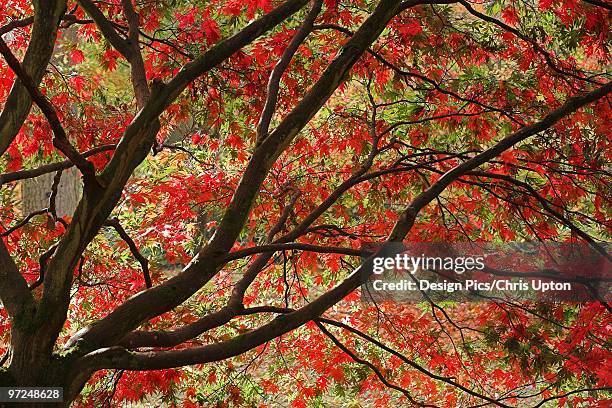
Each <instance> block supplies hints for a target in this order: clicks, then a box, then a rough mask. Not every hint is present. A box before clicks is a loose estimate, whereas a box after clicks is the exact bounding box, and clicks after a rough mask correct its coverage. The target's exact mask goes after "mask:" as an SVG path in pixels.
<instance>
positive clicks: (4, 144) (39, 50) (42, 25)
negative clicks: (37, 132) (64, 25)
mask: <svg viewBox="0 0 612 408" xmlns="http://www.w3.org/2000/svg"><path fill="white" fill-rule="evenodd" d="M33 3H34V12H35V14H34V24H33V26H32V34H31V36H30V43H29V44H28V48H27V50H26V53H25V55H24V58H23V68H24V71H25V73H26V74H27V75H28V76H29V77H30V78H32V81H33V82H34V84H35V86H36V87H38V84H39V83H40V81H41V80H42V77H43V75H44V73H45V70H46V68H47V65H48V64H49V61H50V59H51V55H52V54H53V48H54V47H55V39H56V37H57V28H58V25H59V22H60V18H61V16H62V15H63V14H64V12H65V10H66V1H65V0H46V1H41V0H35V1H33ZM31 105H32V99H31V98H30V93H29V92H28V90H27V89H26V88H25V87H24V86H23V85H22V83H21V81H20V80H19V79H17V78H16V79H15V81H14V82H13V87H12V89H11V92H10V94H9V96H8V98H7V99H6V102H5V103H4V109H3V110H2V113H0V156H2V155H3V154H4V152H5V151H6V149H8V147H9V146H10V144H11V142H12V141H13V139H14V138H15V136H16V135H17V133H18V132H19V129H21V125H22V124H23V122H24V121H25V119H26V118H27V116H28V113H29V112H30V107H31Z"/></svg>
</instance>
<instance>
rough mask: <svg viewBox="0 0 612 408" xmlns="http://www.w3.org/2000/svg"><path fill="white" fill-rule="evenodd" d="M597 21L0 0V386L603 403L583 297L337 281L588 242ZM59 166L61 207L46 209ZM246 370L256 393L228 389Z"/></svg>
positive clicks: (410, 7)
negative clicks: (422, 298) (379, 257)
mask: <svg viewBox="0 0 612 408" xmlns="http://www.w3.org/2000/svg"><path fill="white" fill-rule="evenodd" d="M609 12H610V6H609V4H607V3H605V2H601V1H596V0H589V1H582V2H579V1H575V0H561V1H557V0H541V1H540V2H539V3H538V4H536V3H534V2H532V1H495V2H492V3H488V4H487V5H486V6H484V5H481V4H479V3H470V2H467V1H464V0H457V1H453V0H440V1H437V0H405V1H397V0H380V1H376V2H375V1H372V2H371V1H356V2H339V1H333V0H326V1H321V0H314V1H312V2H308V1H306V0H286V1H284V2H280V1H269V0H268V1H256V2H255V1H248V2H237V1H233V0H230V1H224V0H216V1H212V2H199V1H172V2H170V1H161V2H142V3H136V4H134V3H132V2H131V0H122V1H110V2H96V1H92V0H79V1H77V2H68V3H66V2H65V1H62V0H49V1H44V2H43V1H39V0H34V1H33V2H32V4H29V3H27V2H25V1H23V0H12V1H9V2H8V3H7V4H5V5H4V6H3V8H2V10H1V12H0V15H1V18H2V20H3V23H2V24H3V25H2V27H1V28H0V33H1V34H2V35H3V37H2V41H0V53H1V54H2V56H3V57H4V61H3V64H4V65H2V68H1V71H0V72H1V75H0V79H1V84H2V86H0V90H1V91H0V96H1V98H2V100H3V103H4V105H3V110H2V113H1V115H0V154H2V160H3V161H2V163H0V166H3V168H4V170H3V171H4V172H3V173H2V174H0V181H1V183H2V192H1V197H2V202H1V204H0V205H1V207H0V208H1V209H2V218H3V220H4V222H3V225H4V226H3V232H2V237H3V239H2V243H1V244H0V298H1V299H2V305H3V309H1V312H2V315H0V319H1V320H0V325H1V326H0V327H2V330H3V332H2V334H1V335H0V336H1V337H0V338H1V339H2V341H4V342H5V344H6V350H5V354H4V358H3V360H2V361H3V363H4V365H3V367H2V368H1V370H0V384H1V385H3V386H15V385H20V386H23V385H31V386H62V387H64V396H65V401H64V403H65V404H68V403H70V402H73V401H74V402H75V403H76V404H80V403H82V404H83V405H88V404H91V403H94V404H95V405H99V404H104V403H110V401H112V399H113V398H117V399H138V398H141V397H142V396H143V395H146V394H151V393H154V392H158V391H160V392H162V394H163V398H165V399H166V400H165V401H166V403H171V399H172V398H179V397H180V398H179V399H180V402H181V403H182V404H184V405H189V404H200V405H208V404H212V400H211V399H210V398H214V397H213V396H211V395H209V396H206V395H205V391H206V390H208V391H210V390H211V389H214V387H215V386H217V385H219V384H221V386H222V387H224V388H223V389H224V390H225V391H226V392H225V393H224V394H223V396H222V397H220V398H221V399H222V400H224V401H225V403H230V402H231V403H234V404H235V405H240V404H243V403H244V404H247V403H249V398H251V399H253V398H255V397H253V395H251V394H250V393H252V392H265V393H272V394H275V393H276V394H281V395H284V396H286V397H287V398H289V399H290V400H291V403H292V404H293V405H295V406H305V405H306V404H307V403H308V402H309V401H317V400H321V398H324V396H325V395H337V394H338V393H340V394H341V395H344V397H343V398H348V396H347V395H348V394H350V393H351V392H352V394H351V395H356V396H359V398H366V399H368V401H369V400H371V401H372V402H373V403H374V404H377V405H380V406H385V405H388V404H389V403H390V401H392V400H395V399H398V400H399V401H400V402H403V403H409V404H414V405H426V406H440V405H442V406H455V405H474V404H491V405H497V406H512V405H516V404H518V406H523V402H525V401H526V402H527V403H528V404H529V405H536V406H541V405H546V404H549V403H557V402H561V403H563V402H564V401H573V402H574V403H575V404H580V403H583V404H595V403H596V402H599V403H602V404H603V405H606V404H607V403H609V401H608V402H606V401H605V398H606V396H605V390H606V389H607V388H609V387H610V358H609V339H610V338H609V336H610V333H609V325H610V314H609V306H608V304H607V303H606V302H605V299H603V300H602V299H594V300H593V301H592V302H589V303H583V304H578V305H576V304H570V303H560V304H554V305H541V304H537V303H533V302H532V303H529V302H524V303H512V302H502V301H491V302H487V303H482V304H476V305H471V306H466V305H461V304H454V305H453V304H451V305H438V304H435V303H433V302H431V304H430V305H426V307H425V308H423V306H422V305H421V306H414V305H412V306H411V305H397V304H396V305H393V304H385V305H361V304H360V302H359V289H358V288H359V287H360V285H361V284H362V283H363V282H364V281H365V279H367V278H368V276H367V275H366V274H364V273H361V270H362V268H360V267H356V266H355V265H356V264H355V261H356V259H358V258H356V257H359V255H360V250H359V247H360V245H361V243H363V242H367V241H389V242H394V241H402V240H416V241H423V240H434V241H435V240H455V241H456V240H459V241H462V240H500V241H511V240H524V239H538V240H558V241H562V242H566V241H567V242H575V241H585V242H587V243H589V244H590V245H592V246H594V247H596V248H599V249H601V248H602V247H601V245H600V244H599V243H600V242H602V241H606V240H607V239H608V238H609V234H610V224H609V221H608V219H607V218H608V217H607V215H609V209H610V208H609V203H610V195H609V186H608V184H609V172H608V163H609V159H610V149H609V147H610V146H609V143H610V141H609V130H608V127H609V119H610V112H611V111H610V100H609V99H608V98H609V96H608V94H609V92H610V90H611V89H612V85H611V84H610V82H608V79H607V77H608V75H607V74H606V72H605V70H606V66H607V64H608V63H609V55H608V49H607V47H608V42H607V41H608V21H609ZM68 27H70V29H71V30H73V31H74V29H75V27H76V34H72V35H70V36H64V35H63V33H64V32H65V30H66V29H67V28H68ZM54 53H55V57H54V58H55V59H54V60H53V62H52V63H51V62H50V61H51V60H52V57H53V56H54ZM33 106H34V107H33ZM150 153H152V154H150ZM71 168H76V169H77V170H78V171H79V173H80V175H81V180H82V186H83V188H82V190H83V193H82V198H81V199H80V201H79V204H78V206H77V208H76V211H75V212H74V215H73V216H64V215H63V214H58V213H57V211H56V210H55V200H56V198H57V183H59V179H60V177H61V174H62V172H63V171H66V170H68V169H71ZM43 174H55V176H54V179H55V180H57V181H56V182H55V183H54V189H52V191H55V192H56V193H55V194H54V193H51V194H50V197H49V205H48V208H46V209H43V210H39V211H36V212H33V213H31V214H24V216H23V217H22V218H18V216H17V214H18V213H17V211H16V209H15V206H14V200H15V192H14V188H13V187H14V186H15V183H17V182H19V181H21V180H26V179H29V178H33V177H36V176H40V175H43ZM608 259H609V258H608ZM287 341H291V342H293V344H294V347H289V345H288V343H287ZM252 360H253V361H255V360H257V361H258V363H257V364H256V367H257V370H259V371H260V373H261V375H259V376H258V379H257V381H258V382H257V383H256V384H255V385H248V384H247V385H245V384H241V383H236V381H234V376H235V375H238V374H239V373H238V370H237V369H236V368H235V364H243V365H244V370H247V369H249V367H251V366H252V365H253V362H252ZM262 360H263V361H266V363H265V364H263V363H261V362H259V361H262ZM287 360H288V361H287ZM215 362H222V363H223V364H224V365H222V366H220V365H212V364H210V363H215ZM287 364H289V365H287ZM190 365H197V367H200V368H199V369H198V370H195V371H186V370H180V369H178V368H180V367H186V366H190ZM113 370H116V371H113ZM156 370H162V371H156ZM306 373H308V375H306ZM122 376H123V377H124V378H127V379H128V380H126V381H120V378H122ZM203 377H205V381H203V380H202V378H203ZM221 377H223V378H221ZM105 379H106V380H108V381H110V382H111V383H114V386H111V387H110V388H106V386H105V385H104V384H105ZM202 382H205V383H207V384H208V385H207V386H206V387H209V388H206V389H203V388H202V387H204V386H203V385H201V384H202ZM332 383H335V384H337V385H338V387H336V388H333V387H332ZM196 384H200V385H197V386H196ZM279 384H293V387H294V388H293V389H291V388H287V389H283V388H282V387H279ZM249 387H250V388H249ZM351 387H353V388H352V391H351ZM113 389H114V391H112V390H113ZM249 390H251V391H249ZM179 391H180V392H179ZM113 392H117V393H118V394H120V395H115V396H113V395H112V393H113ZM206 398H209V399H206ZM255 399H256V398H255ZM104 401H106V402H104ZM521 401H523V402H521ZM313 403H314V402H313Z"/></svg>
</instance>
